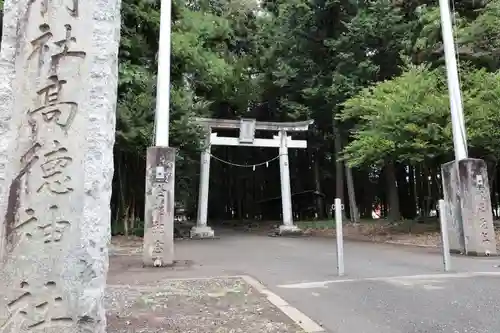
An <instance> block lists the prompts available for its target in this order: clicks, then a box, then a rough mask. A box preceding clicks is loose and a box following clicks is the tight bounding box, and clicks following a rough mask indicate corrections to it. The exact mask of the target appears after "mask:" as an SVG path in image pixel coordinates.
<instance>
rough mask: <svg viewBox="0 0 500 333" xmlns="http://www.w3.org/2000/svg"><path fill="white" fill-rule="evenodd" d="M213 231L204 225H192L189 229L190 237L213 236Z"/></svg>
mask: <svg viewBox="0 0 500 333" xmlns="http://www.w3.org/2000/svg"><path fill="white" fill-rule="evenodd" d="M214 237H215V232H214V229H212V228H211V227H209V226H206V227H193V228H192V229H191V238H194V239H204V238H214Z"/></svg>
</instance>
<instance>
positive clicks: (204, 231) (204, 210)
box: [191, 131, 215, 238]
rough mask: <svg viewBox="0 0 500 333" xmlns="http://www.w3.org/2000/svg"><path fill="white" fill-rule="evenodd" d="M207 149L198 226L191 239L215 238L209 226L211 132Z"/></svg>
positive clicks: (201, 172)
mask: <svg viewBox="0 0 500 333" xmlns="http://www.w3.org/2000/svg"><path fill="white" fill-rule="evenodd" d="M206 141H207V142H206V144H207V147H206V148H205V150H204V151H203V152H202V153H201V158H200V190H199V192H198V217H197V219H196V226H194V227H193V228H192V229H191V238H213V237H214V234H215V233H214V230H213V229H212V228H211V227H209V226H208V223H207V222H208V190H209V185H210V131H209V132H208V135H207V140H206Z"/></svg>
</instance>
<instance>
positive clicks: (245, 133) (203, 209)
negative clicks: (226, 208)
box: [191, 118, 313, 238]
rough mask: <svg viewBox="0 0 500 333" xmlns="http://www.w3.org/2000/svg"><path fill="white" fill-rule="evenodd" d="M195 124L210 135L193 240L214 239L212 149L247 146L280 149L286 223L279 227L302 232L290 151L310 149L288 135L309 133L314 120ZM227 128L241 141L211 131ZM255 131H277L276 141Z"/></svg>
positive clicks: (283, 231)
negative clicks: (296, 217) (294, 199)
mask: <svg viewBox="0 0 500 333" xmlns="http://www.w3.org/2000/svg"><path fill="white" fill-rule="evenodd" d="M196 121H197V122H198V123H199V124H200V125H202V126H203V127H204V128H205V130H206V132H207V133H208V134H207V142H206V148H205V150H204V151H203V152H202V153H201V163H200V164H201V166H200V191H199V194H198V195H199V197H198V218H197V221H196V226H195V227H193V228H192V229H191V238H211V237H214V231H213V229H212V228H211V227H210V226H208V224H207V220H208V218H207V213H208V189H209V178H210V147H211V146H212V145H221V146H247V147H276V148H279V161H280V181H281V204H282V218H283V224H282V225H281V226H280V228H279V232H280V234H290V233H299V232H301V230H300V229H299V228H298V227H297V226H296V225H294V224H293V215H292V193H291V187H290V167H289V164H288V148H307V141H305V140H292V138H291V137H289V136H287V133H288V132H303V131H307V129H308V128H309V125H311V124H312V123H313V121H312V120H309V121H303V122H293V123H277V122H258V121H255V119H241V120H227V119H206V118H198V119H196ZM214 128H215V129H216V128H225V129H236V130H239V131H240V137H239V138H233V137H219V136H217V133H212V129H214ZM255 130H261V131H273V132H278V136H274V138H273V139H256V138H255Z"/></svg>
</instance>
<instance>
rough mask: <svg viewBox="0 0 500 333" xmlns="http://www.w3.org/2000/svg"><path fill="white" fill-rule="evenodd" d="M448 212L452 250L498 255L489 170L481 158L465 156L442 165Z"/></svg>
mask: <svg viewBox="0 0 500 333" xmlns="http://www.w3.org/2000/svg"><path fill="white" fill-rule="evenodd" d="M442 175H443V188H444V200H445V201H446V202H447V206H448V207H449V209H448V212H445V214H446V217H447V219H448V221H450V223H448V224H449V233H450V236H449V237H450V249H451V251H453V252H460V253H465V254H467V255H475V256H483V255H495V254H496V253H497V250H496V237H495V231H494V229H493V214H492V209H491V201H490V189H489V183H488V171H487V167H486V163H485V162H484V161H483V160H480V159H472V158H468V159H464V160H460V161H459V162H458V165H457V164H455V162H449V163H446V164H444V165H443V166H442Z"/></svg>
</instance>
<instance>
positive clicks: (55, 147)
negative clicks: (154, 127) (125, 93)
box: [0, 0, 120, 333]
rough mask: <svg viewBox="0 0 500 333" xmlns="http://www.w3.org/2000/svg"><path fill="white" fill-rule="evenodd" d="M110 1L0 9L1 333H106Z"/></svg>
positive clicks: (113, 81)
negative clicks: (0, 13) (1, 15)
mask: <svg viewBox="0 0 500 333" xmlns="http://www.w3.org/2000/svg"><path fill="white" fill-rule="evenodd" d="M119 33H120V1H119V0H100V1H95V0H89V1H86V2H85V3H84V5H82V6H80V4H79V0H61V1H52V0H6V1H5V4H4V18H3V36H2V44H1V54H0V58H1V59H0V138H1V139H0V242H1V244H0V260H1V261H0V331H1V332H3V333H17V332H32V331H35V330H36V331H40V332H42V331H43V332H59V333H75V332H78V333H81V332H95V333H104V332H105V331H106V318H105V311H104V306H103V298H104V289H105V286H106V275H107V270H108V242H109V239H110V222H111V221H110V197H111V181H112V178H113V145H114V138H115V109H116V90H117V82H118V80H117V77H118V66H117V65H118V61H117V59H118V45H119Z"/></svg>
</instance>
